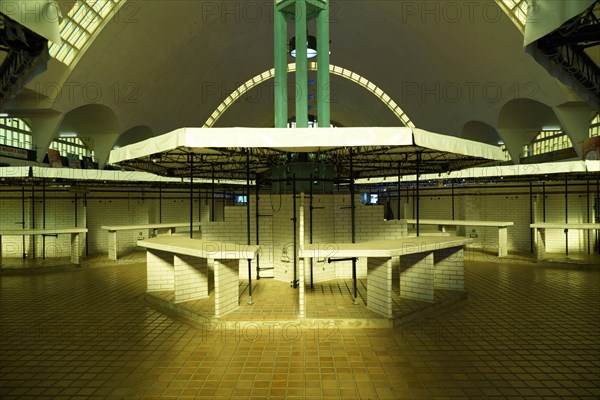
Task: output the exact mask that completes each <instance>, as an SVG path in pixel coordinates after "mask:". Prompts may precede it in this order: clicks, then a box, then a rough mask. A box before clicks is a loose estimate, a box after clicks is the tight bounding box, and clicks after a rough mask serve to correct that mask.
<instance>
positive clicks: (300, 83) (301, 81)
mask: <svg viewBox="0 0 600 400" xmlns="http://www.w3.org/2000/svg"><path fill="white" fill-rule="evenodd" d="M306 12H307V9H306V0H296V15H295V22H296V127H297V128H308V58H307V56H306V51H307V40H308V38H307V32H306V28H307V27H306V25H307V15H306Z"/></svg>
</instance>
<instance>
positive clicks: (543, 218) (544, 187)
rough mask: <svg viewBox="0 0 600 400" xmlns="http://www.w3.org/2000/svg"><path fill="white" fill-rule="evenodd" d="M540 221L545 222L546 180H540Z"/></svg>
mask: <svg viewBox="0 0 600 400" xmlns="http://www.w3.org/2000/svg"><path fill="white" fill-rule="evenodd" d="M542 222H546V181H542Z"/></svg>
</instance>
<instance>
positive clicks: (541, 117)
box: [498, 98, 561, 163]
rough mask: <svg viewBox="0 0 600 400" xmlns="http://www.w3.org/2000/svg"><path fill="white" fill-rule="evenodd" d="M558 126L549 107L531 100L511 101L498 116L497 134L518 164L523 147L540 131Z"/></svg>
mask: <svg viewBox="0 0 600 400" xmlns="http://www.w3.org/2000/svg"><path fill="white" fill-rule="evenodd" d="M560 126H561V124H560V122H559V120H558V118H557V116H556V114H555V113H554V111H553V109H552V108H551V107H550V106H548V105H546V104H544V103H541V102H539V101H536V100H531V99H522V98H518V99H513V100H511V101H509V102H507V103H505V104H504V106H502V109H501V110H500V113H499V115H498V133H499V134H500V137H501V138H502V140H503V141H504V144H505V145H506V150H507V151H508V152H509V154H510V156H511V158H512V160H513V162H514V163H519V160H520V158H521V152H522V149H523V145H525V144H528V143H531V141H532V140H533V139H534V138H535V137H536V136H537V135H538V134H539V132H540V131H541V130H543V129H544V128H550V127H552V128H558V129H560Z"/></svg>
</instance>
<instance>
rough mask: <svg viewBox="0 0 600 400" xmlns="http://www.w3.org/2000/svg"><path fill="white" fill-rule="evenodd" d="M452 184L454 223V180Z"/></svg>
mask: <svg viewBox="0 0 600 400" xmlns="http://www.w3.org/2000/svg"><path fill="white" fill-rule="evenodd" d="M451 182H452V221H454V218H455V217H454V180H452V181H451Z"/></svg>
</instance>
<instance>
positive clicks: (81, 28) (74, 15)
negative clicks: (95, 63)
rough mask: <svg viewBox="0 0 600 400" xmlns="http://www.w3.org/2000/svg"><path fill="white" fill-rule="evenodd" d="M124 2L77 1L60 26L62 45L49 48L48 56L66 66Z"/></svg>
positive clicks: (113, 0)
mask: <svg viewBox="0 0 600 400" xmlns="http://www.w3.org/2000/svg"><path fill="white" fill-rule="evenodd" d="M125 1H126V0H85V1H82V0H78V1H76V2H75V3H74V5H73V7H72V8H71V10H70V11H69V13H68V15H67V16H66V17H65V18H64V19H63V21H62V22H61V24H60V36H61V38H62V41H63V42H62V44H61V45H56V44H54V43H53V44H52V45H51V46H50V49H49V51H50V56H52V57H53V58H55V59H57V60H58V61H60V62H62V63H63V64H65V65H67V66H71V65H72V64H73V62H74V61H75V60H76V59H77V57H78V56H79V55H80V54H81V53H82V50H84V49H85V47H87V46H88V45H89V43H90V42H91V39H93V38H94V37H95V35H96V34H97V33H98V32H100V30H101V28H102V27H103V26H104V24H105V22H106V20H107V17H108V16H109V15H111V12H112V11H113V10H115V9H116V8H117V6H119V5H121V4H123V3H124V2H125Z"/></svg>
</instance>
